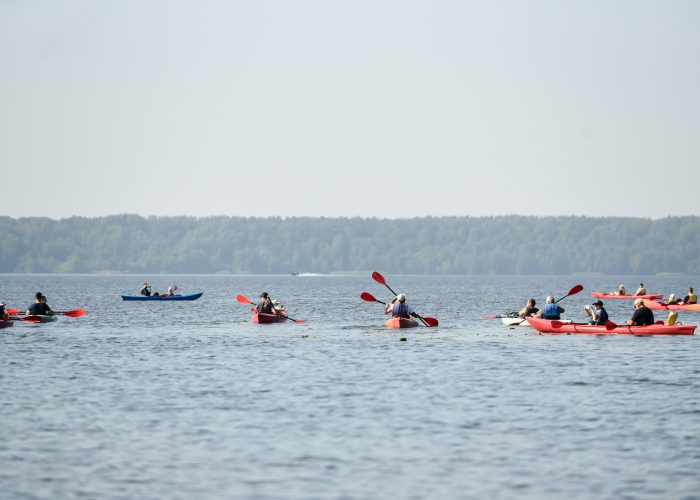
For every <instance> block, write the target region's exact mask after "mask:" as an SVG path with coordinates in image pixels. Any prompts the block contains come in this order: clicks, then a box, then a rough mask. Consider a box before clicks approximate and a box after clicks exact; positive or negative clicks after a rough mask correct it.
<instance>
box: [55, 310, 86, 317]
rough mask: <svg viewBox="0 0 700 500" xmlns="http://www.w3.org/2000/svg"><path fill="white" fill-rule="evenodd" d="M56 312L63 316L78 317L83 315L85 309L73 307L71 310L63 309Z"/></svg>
mask: <svg viewBox="0 0 700 500" xmlns="http://www.w3.org/2000/svg"><path fill="white" fill-rule="evenodd" d="M57 314H63V315H64V316H69V317H71V318H79V317H80V316H85V315H86V314H87V311H86V310H85V309H73V310H72V311H65V312H60V313H57Z"/></svg>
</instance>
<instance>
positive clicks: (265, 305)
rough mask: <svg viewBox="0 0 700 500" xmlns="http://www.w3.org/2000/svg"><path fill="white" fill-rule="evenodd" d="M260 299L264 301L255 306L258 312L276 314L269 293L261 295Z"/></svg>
mask: <svg viewBox="0 0 700 500" xmlns="http://www.w3.org/2000/svg"><path fill="white" fill-rule="evenodd" d="M260 298H261V299H262V300H261V301H260V302H258V304H257V305H256V306H255V307H256V308H257V310H258V312H259V313H263V314H276V310H275V306H274V304H273V303H272V300H271V299H270V295H269V294H268V293H267V292H263V293H261V294H260Z"/></svg>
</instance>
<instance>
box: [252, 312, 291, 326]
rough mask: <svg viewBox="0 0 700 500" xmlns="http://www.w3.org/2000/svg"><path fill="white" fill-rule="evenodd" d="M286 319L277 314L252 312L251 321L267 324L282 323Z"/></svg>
mask: <svg viewBox="0 0 700 500" xmlns="http://www.w3.org/2000/svg"><path fill="white" fill-rule="evenodd" d="M284 321H287V319H286V318H285V317H284V316H281V315H279V316H278V315H277V314H266V313H255V314H253V323H260V324H269V323H282V322H284Z"/></svg>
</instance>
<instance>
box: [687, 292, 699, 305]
mask: <svg viewBox="0 0 700 500" xmlns="http://www.w3.org/2000/svg"><path fill="white" fill-rule="evenodd" d="M697 303H698V296H697V295H695V294H694V293H689V294H688V304H697Z"/></svg>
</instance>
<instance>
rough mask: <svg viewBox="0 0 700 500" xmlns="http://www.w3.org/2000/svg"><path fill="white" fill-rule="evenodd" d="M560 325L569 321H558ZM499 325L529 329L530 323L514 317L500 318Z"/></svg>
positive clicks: (569, 321)
mask: <svg viewBox="0 0 700 500" xmlns="http://www.w3.org/2000/svg"><path fill="white" fill-rule="evenodd" d="M559 321H561V322H562V323H571V320H570V319H562V320H559ZM501 323H503V324H504V325H506V326H527V327H528V328H529V327H530V323H528V322H527V321H525V318H521V317H519V316H515V317H512V318H501Z"/></svg>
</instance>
